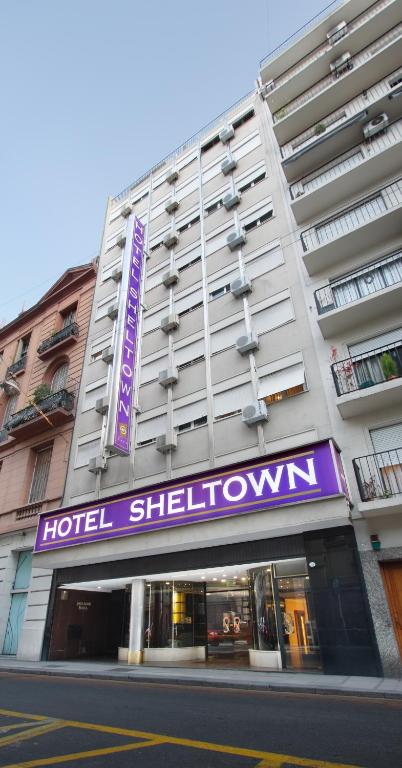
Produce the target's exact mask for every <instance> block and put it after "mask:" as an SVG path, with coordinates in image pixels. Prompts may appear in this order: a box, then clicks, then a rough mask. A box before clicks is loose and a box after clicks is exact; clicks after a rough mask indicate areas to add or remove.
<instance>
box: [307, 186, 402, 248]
mask: <svg viewBox="0 0 402 768" xmlns="http://www.w3.org/2000/svg"><path fill="white" fill-rule="evenodd" d="M401 204H402V179H398V180H397V181H394V182H393V184H389V185H388V186H387V187H383V188H382V189H380V190H378V192H376V193H374V194H373V195H371V196H370V197H367V198H363V199H362V200H359V202H357V203H355V204H354V205H351V206H350V207H349V208H344V209H343V210H342V211H339V213H337V214H336V215H335V216H332V217H331V218H330V219H325V220H324V221H321V222H320V223H319V224H316V225H315V226H314V227H310V229H306V230H304V232H302V233H301V235H300V238H301V242H302V246H303V250H304V251H305V252H306V251H312V250H314V248H319V247H320V246H322V245H326V244H327V243H329V242H331V241H332V240H336V238H338V237H342V236H343V235H346V234H348V233H349V232H353V231H354V230H356V229H358V228H359V227H362V226H364V225H365V224H367V223H368V222H370V221H372V220H373V219H378V218H380V217H381V216H383V215H384V213H387V211H390V210H392V209H393V208H396V207H397V206H398V205H401Z"/></svg>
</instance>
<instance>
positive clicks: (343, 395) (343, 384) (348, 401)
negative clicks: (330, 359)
mask: <svg viewBox="0 0 402 768" xmlns="http://www.w3.org/2000/svg"><path fill="white" fill-rule="evenodd" d="M331 372H332V378H333V380H334V384H335V389H336V394H337V399H336V405H337V407H338V410H339V413H340V414H341V416H342V418H344V419H347V418H351V417H354V416H361V415H362V414H366V413H372V412H373V411H376V410H379V409H381V408H388V407H391V406H394V405H398V404H400V403H401V398H402V339H401V340H400V341H396V342H394V343H390V344H387V345H386V346H382V347H377V348H375V349H371V350H368V351H365V352H364V353H362V354H360V355H354V356H353V357H349V358H347V359H345V360H340V361H338V362H336V363H333V364H332V366H331Z"/></svg>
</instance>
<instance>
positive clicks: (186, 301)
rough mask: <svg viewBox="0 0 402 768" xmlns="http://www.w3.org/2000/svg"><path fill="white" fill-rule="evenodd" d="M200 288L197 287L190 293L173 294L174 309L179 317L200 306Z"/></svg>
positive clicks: (201, 302)
mask: <svg viewBox="0 0 402 768" xmlns="http://www.w3.org/2000/svg"><path fill="white" fill-rule="evenodd" d="M202 304H203V301H202V288H198V289H197V290H195V291H193V292H192V293H188V294H186V295H185V296H183V295H182V294H178V295H177V296H175V311H176V312H177V314H178V315H179V317H183V315H186V314H187V313H188V312H192V311H193V310H194V309H198V307H202Z"/></svg>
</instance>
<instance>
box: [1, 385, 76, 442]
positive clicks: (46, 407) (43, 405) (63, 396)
mask: <svg viewBox="0 0 402 768" xmlns="http://www.w3.org/2000/svg"><path fill="white" fill-rule="evenodd" d="M56 408H63V409H64V410H65V411H72V410H73V408H74V395H73V393H72V392H69V391H67V390H66V389H61V390H60V391H59V392H54V393H52V394H51V395H48V397H45V398H43V400H39V401H38V402H37V403H36V404H35V405H28V406H27V407H26V408H23V409H22V410H21V411H17V412H16V413H14V414H13V415H12V416H11V418H10V419H9V420H8V421H7V423H6V424H5V425H4V427H5V429H6V430H7V431H8V432H10V430H12V429H16V427H20V426H21V425H22V424H26V423H27V422H29V421H33V419H37V418H38V416H40V415H41V414H40V411H42V413H45V414H48V413H52V411H54V410H55V409H56Z"/></svg>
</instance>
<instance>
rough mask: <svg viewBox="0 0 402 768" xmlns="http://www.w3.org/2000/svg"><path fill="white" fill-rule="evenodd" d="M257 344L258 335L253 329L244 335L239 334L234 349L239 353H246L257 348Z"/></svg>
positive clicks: (258, 344)
mask: <svg viewBox="0 0 402 768" xmlns="http://www.w3.org/2000/svg"><path fill="white" fill-rule="evenodd" d="M259 346H260V343H259V341H258V335H257V334H256V332H255V331H251V333H248V334H246V335H245V336H239V338H238V339H237V341H236V349H237V351H238V352H240V354H241V355H247V353H248V352H252V351H253V350H254V349H258V347H259Z"/></svg>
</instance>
